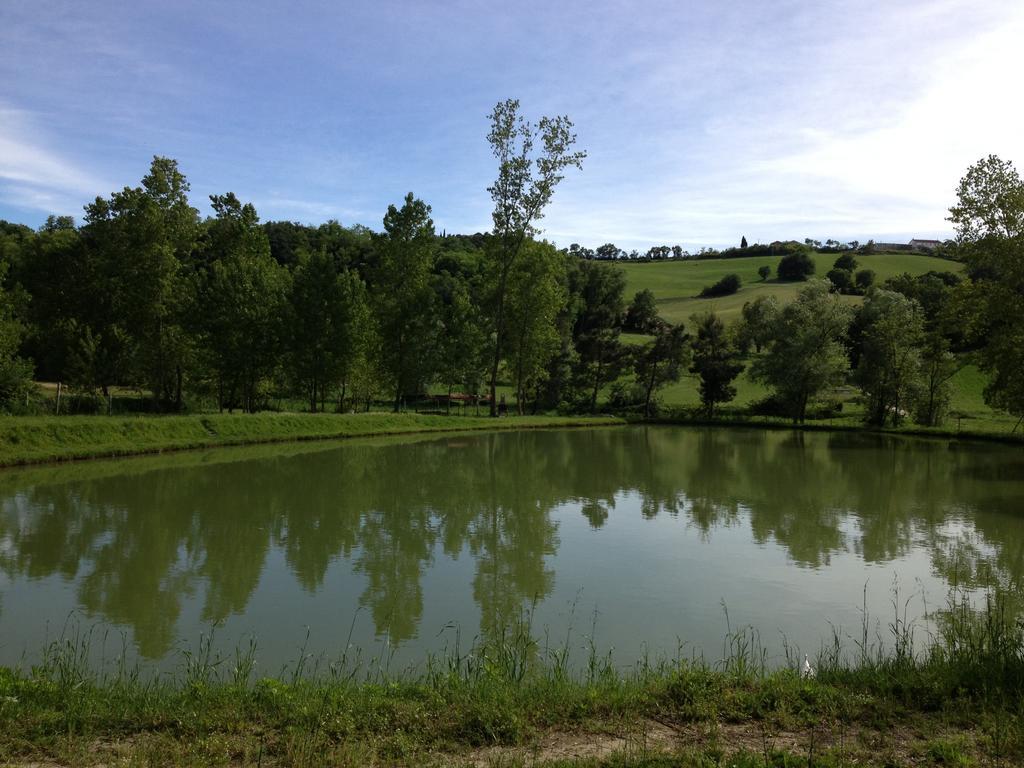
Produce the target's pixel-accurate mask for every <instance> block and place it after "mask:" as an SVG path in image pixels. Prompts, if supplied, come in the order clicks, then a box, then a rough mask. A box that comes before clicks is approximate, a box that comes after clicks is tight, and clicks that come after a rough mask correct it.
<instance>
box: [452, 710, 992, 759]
mask: <svg viewBox="0 0 1024 768" xmlns="http://www.w3.org/2000/svg"><path fill="white" fill-rule="evenodd" d="M975 736H976V735H975V734H973V733H964V732H962V731H958V732H949V733H945V732H943V731H942V730H933V729H931V728H925V729H923V730H922V729H918V728H908V727H903V728H893V729H887V730H885V731H879V730H872V729H866V728H863V727H859V726H856V727H854V726H843V725H834V726H833V725H830V726H824V725H823V726H817V727H814V728H807V729H803V730H785V729H773V728H771V727H770V726H768V725H767V724H763V723H757V722H748V723H713V722H712V723H686V724H673V723H666V722H662V721H658V720H649V719H648V720H643V721H640V722H638V723H633V724H628V725H623V726H621V727H618V728H612V727H608V728H602V729H600V730H594V731H578V732H561V731H552V732H547V733H544V734H541V735H540V736H539V737H538V738H537V739H536V741H535V742H534V743H532V744H529V745H525V746H520V747H486V748H482V749H478V750H475V751H473V752H471V753H469V754H466V755H464V756H462V757H461V758H460V759H459V760H455V761H454V762H453V764H462V765H466V766H479V767H480V768H510V767H511V766H521V765H538V764H539V765H543V764H544V763H546V762H548V761H559V760H561V761H573V760H601V759H604V758H608V757H611V756H612V755H625V756H641V755H645V754H659V753H660V754H665V753H668V754H672V753H685V752H691V753H692V752H698V753H699V752H711V753H717V754H720V755H731V754H735V753H737V752H751V753H754V754H761V755H770V754H772V753H775V752H787V753H790V754H793V755H800V756H805V757H808V758H811V757H814V756H817V755H822V754H824V753H832V754H837V755H839V756H841V757H842V758H844V760H843V761H844V762H846V761H848V762H849V763H850V764H856V765H900V766H904V765H905V766H915V765H925V764H931V762H930V761H929V760H928V759H927V757H926V755H927V752H928V744H929V743H930V742H931V741H932V740H934V739H940V738H945V737H956V738H957V739H960V740H962V741H963V742H964V743H966V744H969V745H971V746H973V747H974V749H971V750H970V751H974V752H976V751H977V744H976V742H975Z"/></svg>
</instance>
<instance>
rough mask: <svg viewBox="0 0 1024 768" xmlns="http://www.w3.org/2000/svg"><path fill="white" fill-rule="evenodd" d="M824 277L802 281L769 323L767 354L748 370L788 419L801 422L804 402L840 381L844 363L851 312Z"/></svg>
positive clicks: (845, 367) (805, 412) (844, 372)
mask: <svg viewBox="0 0 1024 768" xmlns="http://www.w3.org/2000/svg"><path fill="white" fill-rule="evenodd" d="M829 285H830V284H829V283H828V281H826V280H815V281H812V282H810V283H809V284H808V285H807V286H805V287H804V288H803V289H802V290H801V291H800V293H799V294H798V296H797V299H796V301H794V302H792V303H791V304H788V305H787V306H786V307H784V308H783V309H782V311H781V312H780V313H779V315H778V318H777V319H776V321H775V322H774V324H773V328H772V333H771V343H770V345H769V349H768V354H766V355H764V356H762V357H759V358H758V359H757V360H755V361H754V364H753V366H752V375H753V378H754V380H755V381H759V382H761V383H763V384H765V385H766V386H768V387H770V388H771V389H772V390H773V391H774V393H775V396H776V398H777V399H778V400H779V402H781V403H782V404H783V406H784V407H785V409H786V410H787V411H788V413H789V414H790V416H791V417H792V419H793V421H795V422H798V423H799V422H803V421H804V418H805V417H806V414H807V405H808V403H809V402H810V401H811V400H812V399H813V398H814V397H816V396H818V395H819V394H820V393H821V392H822V391H824V390H825V389H827V388H828V387H831V386H835V385H838V384H840V383H842V381H843V379H844V377H845V375H846V372H847V370H848V368H849V362H848V360H847V357H846V351H845V349H844V347H843V340H844V338H845V337H846V331H847V327H848V326H849V324H850V316H851V311H850V309H849V307H847V306H845V305H844V304H842V303H841V302H840V300H839V297H838V296H835V295H834V294H832V293H831V292H830V290H829Z"/></svg>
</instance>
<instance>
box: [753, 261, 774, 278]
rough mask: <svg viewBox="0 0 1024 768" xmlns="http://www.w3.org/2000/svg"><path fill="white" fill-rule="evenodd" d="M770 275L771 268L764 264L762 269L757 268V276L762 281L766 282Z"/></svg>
mask: <svg viewBox="0 0 1024 768" xmlns="http://www.w3.org/2000/svg"><path fill="white" fill-rule="evenodd" d="M771 273H772V268H771V267H769V266H768V265H767V264H765V265H764V266H763V267H758V268H757V274H758V275H759V276H760V278H761V279H762V280H767V279H768V276H769V275H770V274H771Z"/></svg>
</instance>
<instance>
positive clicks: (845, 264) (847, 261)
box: [832, 253, 857, 272]
mask: <svg viewBox="0 0 1024 768" xmlns="http://www.w3.org/2000/svg"><path fill="white" fill-rule="evenodd" d="M832 267H833V269H845V270H846V271H847V272H856V271H857V260H856V259H855V258H853V254H852V253H844V254H843V255H842V256H840V257H839V258H838V259H836V261H835V264H833V265H832Z"/></svg>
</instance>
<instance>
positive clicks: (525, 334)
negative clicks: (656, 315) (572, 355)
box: [502, 240, 617, 413]
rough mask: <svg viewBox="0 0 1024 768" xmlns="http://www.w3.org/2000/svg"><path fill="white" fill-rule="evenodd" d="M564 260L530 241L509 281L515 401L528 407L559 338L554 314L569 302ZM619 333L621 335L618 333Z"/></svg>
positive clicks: (508, 336)
mask: <svg viewBox="0 0 1024 768" xmlns="http://www.w3.org/2000/svg"><path fill="white" fill-rule="evenodd" d="M564 281H565V273H564V262H563V261H562V259H561V257H560V255H559V253H558V251H557V250H555V247H554V246H553V245H551V244H550V243H546V242H536V241H532V240H531V241H529V242H528V243H526V245H525V246H524V248H523V254H522V258H520V259H519V260H518V261H517V262H516V264H515V266H514V267H513V269H512V271H511V273H510V275H509V281H508V296H507V299H506V308H505V312H506V315H505V337H504V338H503V342H504V343H503V345H502V346H503V347H504V348H505V349H506V350H507V355H508V367H509V371H510V373H511V377H512V384H513V388H514V389H515V393H516V405H517V408H518V409H519V412H520V413H523V412H524V409H525V406H526V403H527V401H528V400H532V399H533V398H534V395H535V393H536V391H537V388H538V387H539V386H540V385H541V384H542V383H543V382H544V379H545V378H546V376H547V372H548V363H549V362H550V361H551V359H552V358H553V357H554V356H555V355H556V354H557V353H558V350H559V345H560V341H561V337H560V335H559V333H558V327H557V325H556V322H555V321H556V318H557V316H558V313H559V311H560V310H561V308H562V307H563V306H564V305H565V300H566V287H565V282H564ZM616 335H617V334H616Z"/></svg>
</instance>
